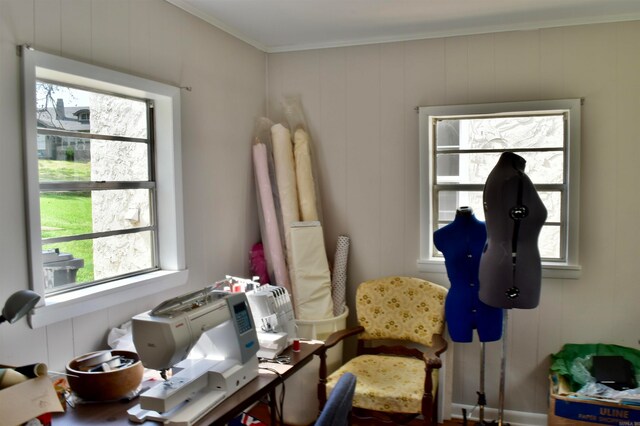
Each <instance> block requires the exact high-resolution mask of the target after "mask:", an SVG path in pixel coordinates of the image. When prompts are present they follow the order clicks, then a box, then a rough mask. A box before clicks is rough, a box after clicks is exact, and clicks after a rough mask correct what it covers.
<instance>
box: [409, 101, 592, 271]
mask: <svg viewBox="0 0 640 426" xmlns="http://www.w3.org/2000/svg"><path fill="white" fill-rule="evenodd" d="M536 111H568V114H569V126H568V141H569V142H568V146H567V147H566V167H567V168H568V174H567V184H566V186H567V188H566V194H567V195H566V197H567V205H566V208H567V212H566V225H567V226H566V230H565V234H564V236H563V238H564V239H565V246H566V247H565V250H566V253H565V259H566V260H565V261H563V262H551V261H543V262H542V276H543V277H545V278H579V277H580V273H581V269H582V268H581V266H580V264H579V256H578V254H579V253H578V238H579V235H578V232H579V220H580V217H579V206H580V127H581V125H580V120H581V112H580V111H581V100H580V99H560V100H548V101H525V102H502V103H489V104H471V105H449V106H433V107H419V108H418V114H419V126H420V128H419V137H420V258H419V259H418V269H419V270H420V271H421V272H437V273H446V269H445V265H444V258H442V257H437V256H434V255H433V253H434V248H433V232H434V230H435V229H434V226H435V224H434V223H433V213H432V212H433V193H434V191H433V185H434V184H435V182H434V179H435V176H434V173H433V167H434V161H435V159H434V152H435V151H434V147H433V137H434V135H433V128H434V126H433V120H435V118H436V117H443V116H464V115H482V114H507V113H512V112H536Z"/></svg>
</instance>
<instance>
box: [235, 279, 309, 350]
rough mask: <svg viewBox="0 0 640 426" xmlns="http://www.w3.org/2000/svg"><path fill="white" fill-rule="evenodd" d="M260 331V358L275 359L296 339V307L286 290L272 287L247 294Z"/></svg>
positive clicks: (260, 288)
mask: <svg viewBox="0 0 640 426" xmlns="http://www.w3.org/2000/svg"><path fill="white" fill-rule="evenodd" d="M247 298H248V299H249V305H250V306H251V312H252V313H253V320H254V322H255V323H256V328H257V329H258V341H259V342H260V350H259V351H258V356H259V357H261V358H270V359H273V358H275V357H277V356H278V355H280V353H281V352H282V351H283V350H284V349H285V348H286V347H287V346H289V344H291V342H292V341H293V340H294V339H295V338H296V335H297V333H296V322H295V316H294V314H293V304H292V303H291V298H290V297H289V293H288V292H287V289H286V288H284V287H278V286H273V285H269V284H265V285H262V286H260V287H257V288H256V289H254V290H253V291H249V292H247Z"/></svg>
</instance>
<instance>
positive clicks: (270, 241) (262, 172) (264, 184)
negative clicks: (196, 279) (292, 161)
mask: <svg viewBox="0 0 640 426" xmlns="http://www.w3.org/2000/svg"><path fill="white" fill-rule="evenodd" d="M253 164H254V169H255V174H256V180H257V185H258V196H259V199H260V205H261V208H262V215H263V218H264V225H265V228H266V229H265V235H266V236H267V247H266V250H267V251H268V252H269V259H271V261H272V263H273V271H274V275H275V280H276V282H275V283H272V284H276V285H280V286H283V287H285V288H286V289H287V290H288V291H289V293H291V292H292V288H291V283H290V281H289V273H288V271H287V264H286V262H285V258H284V250H283V249H282V240H281V239H280V230H279V229H278V217H277V215H276V210H275V205H274V202H273V195H272V193H271V182H270V180H269V169H268V160H267V147H266V146H265V144H263V143H257V144H255V145H253Z"/></svg>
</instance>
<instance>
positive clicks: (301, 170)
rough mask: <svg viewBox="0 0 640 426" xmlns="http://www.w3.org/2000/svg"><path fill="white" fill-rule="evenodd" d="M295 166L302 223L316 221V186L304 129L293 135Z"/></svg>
mask: <svg viewBox="0 0 640 426" xmlns="http://www.w3.org/2000/svg"><path fill="white" fill-rule="evenodd" d="M293 145H294V151H293V152H294V156H295V165H296V183H297V184H298V202H299V203H300V218H301V219H302V221H304V222H306V221H310V220H318V219H319V218H318V208H317V204H316V184H315V180H314V179H313V165H312V162H311V149H310V147H309V135H308V134H307V132H305V131H304V129H298V130H296V131H295V133H294V135H293Z"/></svg>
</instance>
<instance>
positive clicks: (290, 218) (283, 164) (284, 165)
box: [271, 124, 300, 292]
mask: <svg viewBox="0 0 640 426" xmlns="http://www.w3.org/2000/svg"><path fill="white" fill-rule="evenodd" d="M271 141H272V143H273V160H274V164H275V169H276V181H277V183H278V198H279V199H280V211H281V213H282V218H281V219H282V229H283V233H284V243H285V257H286V259H287V264H288V265H289V278H290V280H291V286H292V287H295V276H294V274H293V271H292V270H291V237H290V235H289V234H290V231H289V229H290V228H291V224H292V223H294V222H298V221H299V220H300V214H299V213H298V189H297V186H296V172H295V165H294V160H293V144H292V143H291V133H290V132H289V129H287V128H286V127H284V126H283V125H282V124H274V125H273V126H272V127H271ZM294 292H295V289H294Z"/></svg>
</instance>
